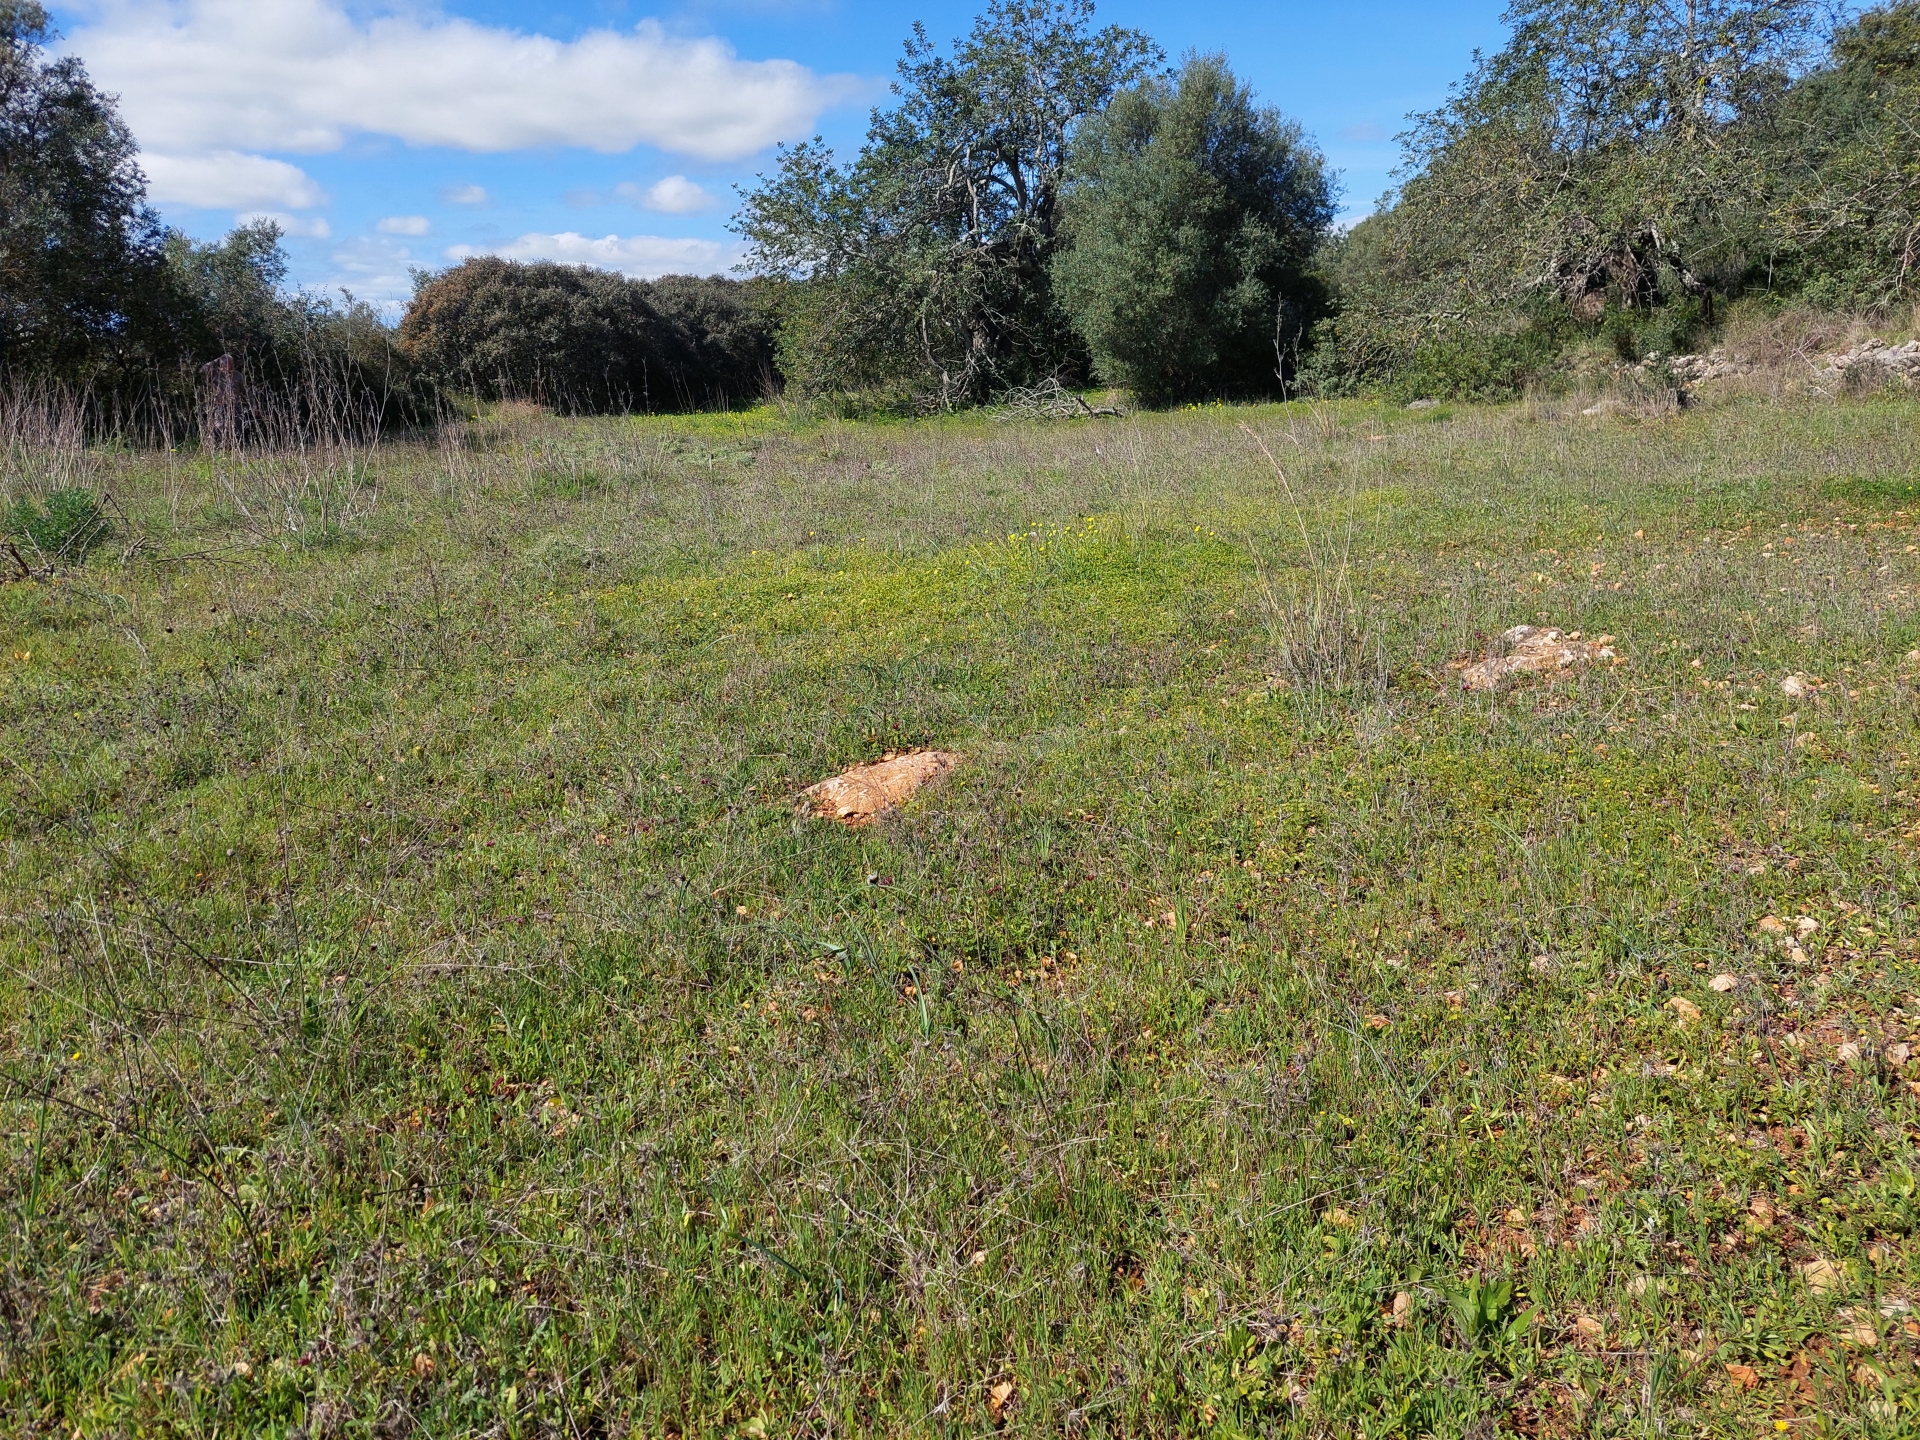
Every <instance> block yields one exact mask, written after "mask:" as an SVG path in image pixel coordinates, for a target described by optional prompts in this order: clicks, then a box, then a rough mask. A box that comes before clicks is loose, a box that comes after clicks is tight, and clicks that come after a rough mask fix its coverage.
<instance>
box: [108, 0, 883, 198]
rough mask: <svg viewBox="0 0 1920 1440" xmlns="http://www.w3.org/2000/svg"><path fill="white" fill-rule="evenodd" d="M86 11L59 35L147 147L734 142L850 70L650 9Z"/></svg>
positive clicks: (805, 126) (791, 111)
mask: <svg viewBox="0 0 1920 1440" xmlns="http://www.w3.org/2000/svg"><path fill="white" fill-rule="evenodd" d="M91 15H92V18H91V20H90V22H89V23H88V24H86V25H85V26H83V27H82V28H80V29H79V30H78V31H76V32H75V33H74V35H73V37H72V47H73V49H74V50H75V52H77V53H79V54H81V55H84V56H85V57H86V60H87V64H88V68H89V69H90V70H91V71H92V72H93V75H94V77H95V78H96V79H97V80H98V81H99V82H100V83H101V85H102V86H104V87H105V88H106V89H109V90H113V91H117V92H118V93H119V95H120V99H121V108H122V111H123V112H124V114H125V115H126V118H127V120H128V123H129V124H131V125H132V127H133V130H134V133H135V134H136V135H138V136H140V137H141V140H142V142H143V143H144V144H145V145H147V146H149V147H151V149H152V151H153V152H156V157H157V156H181V155H204V154H205V153H206V152H208V151H209V150H213V149H219V148H225V147H232V146H234V145H235V144H236V143H239V142H244V143H245V144H246V145H248V146H249V147H250V148H253V149H256V150H285V151H294V152H298V153H311V154H318V153H323V152H327V151H333V150H338V149H339V148H340V147H341V146H342V145H344V144H345V143H346V142H347V140H348V139H349V138H350V137H352V136H354V135H356V134H365V135H380V136H388V137H391V138H393V139H397V140H401V141H404V142H406V143H409V144H414V145H437V146H447V147H450V148H453V149H458V150H467V151H472V152H476V153H502V152H506V151H513V150H524V149H529V148H535V147H540V146H552V145H558V146H579V147H583V148H585V149H589V150H597V151H601V152H603V153H607V154H616V153H619V152H622V151H625V150H630V149H632V148H633V147H634V146H636V145H642V144H646V145H653V146H657V147H659V148H661V149H663V150H669V151H673V152H675V153H679V154H685V155H693V156H697V157H699V158H701V159H703V160H738V159H740V158H742V157H744V156H747V155H751V154H753V153H754V152H755V151H757V150H761V149H764V148H765V147H766V146H768V145H771V144H772V143H773V142H774V141H776V140H785V139H792V138H795V137H797V136H802V135H805V134H806V133H808V131H809V130H810V129H811V128H812V125H813V122H814V120H815V118H816V117H817V116H818V115H819V114H820V112H821V111H822V110H824V109H826V108H827V107H828V106H830V105H833V104H836V103H838V102H839V101H842V100H846V99H851V98H854V97H855V96H856V95H858V94H861V93H864V91H865V90H866V88H867V87H866V86H865V85H864V84H863V83H861V82H858V81H855V80H854V79H853V78H852V77H850V76H825V75H819V74H816V73H815V72H813V71H812V70H809V69H808V68H807V67H805V66H803V65H800V64H798V63H796V62H794V61H791V60H742V59H740V58H739V56H737V55H736V54H735V53H734V51H733V48H732V47H731V46H730V45H728V44H727V43H726V42H725V41H723V40H719V39H713V38H707V39H687V38H681V37H679V36H674V35H669V34H668V33H667V31H666V30H665V29H664V28H663V27H662V26H661V25H660V24H659V23H658V22H657V21H652V20H648V21H644V22H642V23H641V24H640V25H638V26H636V27H634V28H633V29H630V30H618V31H616V30H611V29H602V30H592V31H588V32H587V33H586V34H584V35H581V36H580V37H579V38H578V39H574V40H568V41H561V40H554V39H551V38H548V37H546V36H542V35H528V34H522V33H518V32H516V31H512V30H508V29H504V28H502V27H498V26H491V25H482V24H479V23H477V22H475V21H471V20H466V19H462V18H459V17H454V16H446V15H440V14H435V13H432V12H425V13H416V12H414V11H412V10H411V9H402V10H401V11H400V13H389V14H380V15H375V16H374V17H373V18H371V19H368V20H365V21H357V20H356V19H355V18H354V17H353V15H352V14H350V13H349V10H348V8H347V6H346V5H344V4H343V3H341V0H273V3H271V4H261V3H260V0H99V3H98V4H97V5H96V6H94V7H93V9H92V11H91Z"/></svg>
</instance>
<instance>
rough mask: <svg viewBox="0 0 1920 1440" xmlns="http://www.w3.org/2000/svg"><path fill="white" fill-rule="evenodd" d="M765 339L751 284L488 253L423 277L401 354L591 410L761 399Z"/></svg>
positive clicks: (450, 372) (424, 365) (760, 304)
mask: <svg viewBox="0 0 1920 1440" xmlns="http://www.w3.org/2000/svg"><path fill="white" fill-rule="evenodd" d="M772 341H773V337H772V331H771V328H770V325H769V323H768V320H767V315H766V304H765V301H764V300H763V299H762V298H761V296H760V295H759V294H758V293H756V290H755V287H754V286H752V285H751V284H748V283H746V282H742V281H738V280H726V279H721V278H719V277H713V278H709V279H702V278H699V277H697V276H692V275H668V276H665V277H663V278H661V279H659V280H655V281H652V282H647V281H641V280H629V279H627V278H626V277H625V276H623V275H616V274H613V273H611V272H609V271H605V270H595V269H592V268H590V267H588V266H575V265H552V264H545V263H537V264H520V263H516V262H513V261H508V260H496V259H491V258H482V259H475V260H469V261H467V262H466V263H465V264H463V265H460V266H458V267H457V268H455V269H453V270H449V271H446V272H444V273H443V274H440V275H434V276H428V277H424V278H423V281H422V283H421V285H420V286H419V288H418V290H417V291H416V292H415V294H414V297H413V303H412V305H411V306H409V307H408V310H407V314H406V318H405V320H404V321H402V322H401V326H400V347H401V349H402V350H403V351H404V352H405V353H406V354H407V355H408V357H409V358H410V359H411V360H412V361H413V362H415V363H416V364H418V365H419V366H420V367H421V370H422V371H423V373H425V374H426V375H429V376H431V377H432V378H433V379H434V380H435V381H436V382H438V383H440V384H442V385H445V386H447V387H449V388H451V389H453V390H457V391H459V392H461V393H466V394H473V395H478V396H482V397H484V398H487V399H503V398H508V397H519V398H528V399H533V400H537V401H540V402H542V403H545V404H549V405H553V406H555V407H556V408H559V409H565V410H587V411H603V410H691V409H701V408H709V407H712V408H725V407H726V406H728V405H730V404H735V403H738V402H740V401H747V400H756V399H759V398H761V397H762V396H764V395H765V394H766V393H768V391H770V390H771V389H772V388H773V386H774V379H773V343H772Z"/></svg>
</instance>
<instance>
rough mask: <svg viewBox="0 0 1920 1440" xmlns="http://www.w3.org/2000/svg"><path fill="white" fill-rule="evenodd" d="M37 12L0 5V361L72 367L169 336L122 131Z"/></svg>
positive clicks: (11, 0)
mask: <svg viewBox="0 0 1920 1440" xmlns="http://www.w3.org/2000/svg"><path fill="white" fill-rule="evenodd" d="M52 38H53V31H52V28H51V25H50V23H49V21H48V18H47V12H46V11H45V10H44V9H43V8H42V7H41V6H40V5H39V4H38V3H36V0H0V365H5V366H8V367H13V368H22V369H36V370H42V371H53V372H57V373H64V374H76V373H79V372H83V371H86V370H88V369H89V368H97V367H99V366H101V365H103V364H111V363H112V362H113V361H115V360H126V359H130V358H138V357H139V355H140V354H141V353H142V352H144V353H145V354H147V355H151V354H154V353H165V352H166V351H167V350H168V349H170V348H173V346H174V345H175V344H176V343H177V341H178V336H177V335H176V334H174V333H173V331H174V322H175V321H176V320H177V313H176V311H175V308H174V306H173V304H172V303H171V301H172V296H171V294H170V291H169V289H168V283H167V272H166V266H165V258H164V255H163V253H162V248H163V239H164V233H165V232H164V231H163V230H162V228H161V225H160V222H159V219H158V217H157V216H155V214H154V213H153V211H152V210H151V209H150V208H149V207H148V206H147V203H146V181H145V178H144V177H143V176H142V175H141V173H140V169H139V167H138V165H137V164H136V163H135V153H136V152H135V146H134V143H133V136H132V135H131V134H130V133H129V131H128V130H127V127H126V125H125V124H124V123H123V122H122V121H121V119H120V117H119V115H118V113H117V112H116V110H115V108H114V104H113V101H112V99H111V97H109V96H106V95H102V94H101V93H100V92H99V91H98V90H96V89H94V87H93V84H92V82H91V81H89V80H88V79H87V73H86V70H85V69H84V67H83V66H82V65H81V64H80V62H79V61H78V60H75V59H71V58H67V59H57V60H56V59H50V58H48V56H47V54H46V45H47V43H48V42H49V41H50V40H51V39H52Z"/></svg>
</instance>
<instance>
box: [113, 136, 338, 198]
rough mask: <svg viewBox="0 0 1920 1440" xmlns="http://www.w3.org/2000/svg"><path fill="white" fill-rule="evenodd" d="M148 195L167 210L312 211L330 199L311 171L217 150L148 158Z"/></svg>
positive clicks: (145, 157) (144, 162)
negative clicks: (169, 207) (182, 207)
mask: <svg viewBox="0 0 1920 1440" xmlns="http://www.w3.org/2000/svg"><path fill="white" fill-rule="evenodd" d="M140 168H141V169H143V170H145V171H146V172H147V193H148V194H149V195H150V196H152V197H153V199H155V200H156V201H158V202H159V203H160V204H162V205H191V206H194V207H196V208H198V209H202V210H245V209H247V208H249V207H253V206H259V207H272V208H274V209H276V210H310V209H312V208H313V207H314V206H316V205H323V204H325V203H326V198H327V197H326V196H325V194H323V193H322V192H321V189H320V187H319V186H318V185H316V184H314V182H313V179H312V177H311V176H309V175H308V174H307V173H306V171H304V170H302V169H301V168H300V167H299V166H298V165H289V164H288V163H287V162H286V161H284V160H269V159H268V158H267V157H266V156H264V155H242V154H240V153H239V152H238V151H235V150H214V151H211V152H209V153H207V154H204V155H166V154H146V155H142V156H141V157H140Z"/></svg>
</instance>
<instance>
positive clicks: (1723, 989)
mask: <svg viewBox="0 0 1920 1440" xmlns="http://www.w3.org/2000/svg"><path fill="white" fill-rule="evenodd" d="M1707 988H1708V989H1709V990H1711V991H1713V993H1714V994H1716V995H1729V994H1732V993H1733V992H1734V991H1735V990H1738V989H1739V988H1740V977H1739V976H1738V975H1716V976H1714V977H1713V979H1711V980H1709V981H1708V982H1707Z"/></svg>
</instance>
